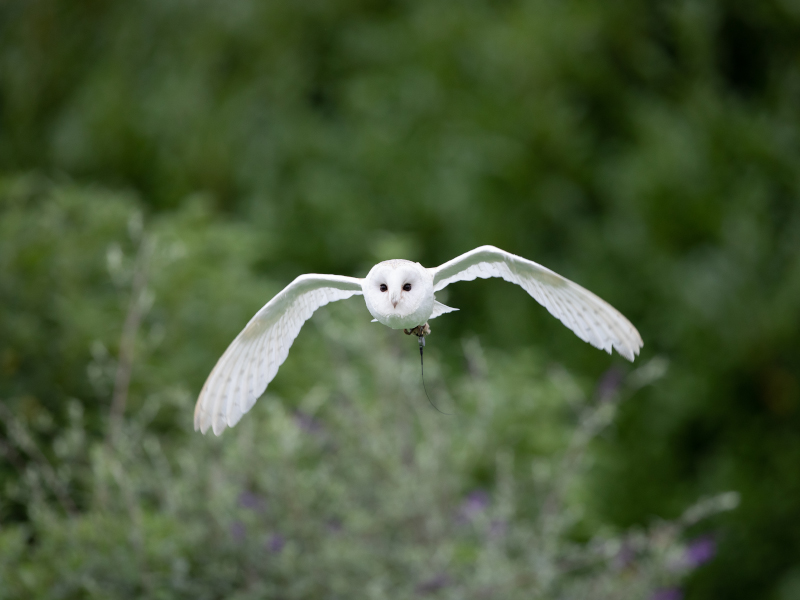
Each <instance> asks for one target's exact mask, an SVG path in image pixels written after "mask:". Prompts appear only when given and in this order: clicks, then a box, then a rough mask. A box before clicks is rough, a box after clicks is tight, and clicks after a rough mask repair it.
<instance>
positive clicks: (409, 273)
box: [365, 260, 433, 324]
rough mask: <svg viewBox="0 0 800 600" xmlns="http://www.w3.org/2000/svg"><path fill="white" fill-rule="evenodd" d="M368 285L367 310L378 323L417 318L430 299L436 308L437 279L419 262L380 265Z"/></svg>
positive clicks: (369, 279)
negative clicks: (434, 299) (392, 318)
mask: <svg viewBox="0 0 800 600" xmlns="http://www.w3.org/2000/svg"><path fill="white" fill-rule="evenodd" d="M365 284H366V286H365V287H366V290H365V291H366V293H365V300H366V301H367V307H368V308H369V310H370V312H371V313H372V314H373V316H375V318H377V319H378V320H382V319H381V317H384V318H386V317H390V316H394V317H408V316H411V315H414V314H416V313H417V312H419V310H420V309H421V308H423V305H427V304H428V300H429V299H430V300H431V302H430V304H431V306H432V299H433V278H432V276H431V275H430V273H429V272H428V270H427V269H426V268H424V267H423V266H422V265H420V264H419V263H414V262H411V261H408V260H387V261H385V262H382V263H378V264H377V265H375V266H374V267H372V269H371V270H370V272H369V274H368V275H367V277H366V282H365ZM423 310H424V309H423ZM418 324H419V323H418Z"/></svg>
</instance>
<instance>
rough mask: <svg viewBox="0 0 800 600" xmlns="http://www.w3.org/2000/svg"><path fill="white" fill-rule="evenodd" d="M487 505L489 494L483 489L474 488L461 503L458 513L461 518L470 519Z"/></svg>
mask: <svg viewBox="0 0 800 600" xmlns="http://www.w3.org/2000/svg"><path fill="white" fill-rule="evenodd" d="M487 506H489V494H487V493H486V492H485V491H484V490H474V491H472V492H470V493H469V495H468V496H467V497H466V498H465V499H464V501H463V502H462V503H461V508H460V509H459V513H460V515H461V517H462V518H463V519H466V520H467V521H471V520H472V519H474V518H475V517H476V516H477V515H478V514H479V513H482V512H483V511H484V510H486V507H487Z"/></svg>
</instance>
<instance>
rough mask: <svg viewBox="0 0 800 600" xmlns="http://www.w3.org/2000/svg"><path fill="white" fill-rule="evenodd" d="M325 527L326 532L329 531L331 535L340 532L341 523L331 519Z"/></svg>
mask: <svg viewBox="0 0 800 600" xmlns="http://www.w3.org/2000/svg"><path fill="white" fill-rule="evenodd" d="M327 527H328V531H330V532H331V533H339V532H341V531H342V522H341V521H340V520H339V519H337V518H335V517H334V518H333V519H331V520H329V521H328V523H327Z"/></svg>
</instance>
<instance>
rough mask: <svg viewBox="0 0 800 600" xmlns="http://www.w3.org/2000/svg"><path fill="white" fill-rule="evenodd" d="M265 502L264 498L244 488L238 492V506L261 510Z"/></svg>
mask: <svg viewBox="0 0 800 600" xmlns="http://www.w3.org/2000/svg"><path fill="white" fill-rule="evenodd" d="M265 504H266V502H265V501H264V498H263V497H262V496H259V495H258V494H256V493H253V492H250V491H247V490H245V491H244V492H242V493H241V494H239V506H241V507H242V508H249V509H250V510H255V511H259V512H261V511H262V510H264V505H265Z"/></svg>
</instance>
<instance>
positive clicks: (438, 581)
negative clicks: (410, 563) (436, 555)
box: [417, 573, 450, 595]
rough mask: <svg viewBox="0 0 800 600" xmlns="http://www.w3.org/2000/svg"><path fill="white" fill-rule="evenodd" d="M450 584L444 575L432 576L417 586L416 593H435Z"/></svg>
mask: <svg viewBox="0 0 800 600" xmlns="http://www.w3.org/2000/svg"><path fill="white" fill-rule="evenodd" d="M448 583H450V578H449V577H448V576H447V575H445V574H444V573H439V574H438V575H434V576H433V577H431V578H430V579H427V580H425V581H423V582H422V583H420V584H419V585H418V586H417V593H418V594H420V595H424V594H431V593H433V592H436V591H438V590H440V589H442V588H443V587H445V586H447V584H448Z"/></svg>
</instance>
